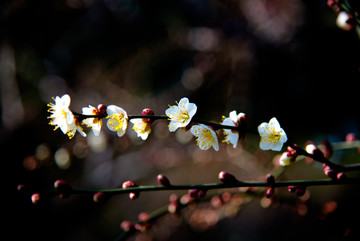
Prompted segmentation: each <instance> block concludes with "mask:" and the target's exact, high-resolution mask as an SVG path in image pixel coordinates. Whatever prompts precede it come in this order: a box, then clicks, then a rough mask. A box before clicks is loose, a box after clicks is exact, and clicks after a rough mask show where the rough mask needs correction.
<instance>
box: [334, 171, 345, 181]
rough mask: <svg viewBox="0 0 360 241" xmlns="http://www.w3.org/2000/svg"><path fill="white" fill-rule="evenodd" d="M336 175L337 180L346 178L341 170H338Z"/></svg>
mask: <svg viewBox="0 0 360 241" xmlns="http://www.w3.org/2000/svg"><path fill="white" fill-rule="evenodd" d="M336 177H337V179H338V180H339V181H344V180H346V178H347V177H346V175H345V173H343V172H339V173H338V174H337V175H336Z"/></svg>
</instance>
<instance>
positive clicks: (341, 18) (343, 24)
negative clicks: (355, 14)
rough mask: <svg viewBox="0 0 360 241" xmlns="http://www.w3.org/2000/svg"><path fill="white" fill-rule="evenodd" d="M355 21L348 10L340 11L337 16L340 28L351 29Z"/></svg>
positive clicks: (337, 23)
mask: <svg viewBox="0 0 360 241" xmlns="http://www.w3.org/2000/svg"><path fill="white" fill-rule="evenodd" d="M353 22H354V20H353V18H352V17H351V16H350V15H349V14H348V13H347V12H346V11H340V12H339V13H338V15H337V18H336V25H337V26H338V27H339V28H341V29H343V30H346V31H349V30H351V29H352V28H353V27H354V26H353V25H354V24H353Z"/></svg>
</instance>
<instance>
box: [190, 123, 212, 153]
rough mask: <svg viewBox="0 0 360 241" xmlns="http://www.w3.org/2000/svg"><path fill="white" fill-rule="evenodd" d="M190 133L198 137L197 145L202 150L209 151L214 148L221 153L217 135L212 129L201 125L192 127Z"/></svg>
mask: <svg viewBox="0 0 360 241" xmlns="http://www.w3.org/2000/svg"><path fill="white" fill-rule="evenodd" d="M190 131H191V133H192V134H193V135H194V136H196V137H197V139H196V141H197V145H198V146H199V147H200V149H201V150H207V149H209V148H210V147H213V148H214V150H215V151H219V142H218V139H217V135H216V133H215V131H213V130H212V129H211V128H210V127H208V126H206V125H204V124H199V125H194V126H192V127H191V129H190Z"/></svg>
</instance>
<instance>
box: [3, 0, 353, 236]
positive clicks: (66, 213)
mask: <svg viewBox="0 0 360 241" xmlns="http://www.w3.org/2000/svg"><path fill="white" fill-rule="evenodd" d="M353 2H356V1H353ZM0 6H1V13H0V14H1V19H0V20H1V22H0V26H1V43H0V74H1V76H0V78H1V86H0V88H1V109H0V110H1V123H0V124H1V125H0V133H1V149H2V153H3V157H2V164H3V167H2V170H3V171H4V175H3V176H5V180H4V184H5V185H3V186H6V192H3V194H2V195H3V197H7V196H10V197H7V198H5V199H6V201H8V202H9V204H8V206H9V207H11V212H10V216H9V222H8V225H10V226H12V227H16V229H17V230H16V231H13V232H12V234H11V237H12V238H11V239H15V240H21V239H24V238H26V239H28V238H34V239H35V238H36V239H38V240H43V239H44V240H45V239H46V240H112V239H114V238H115V237H116V236H117V235H118V233H119V232H120V223H121V222H122V221H123V220H124V219H129V220H137V216H138V214H139V213H141V212H143V211H145V212H151V211H152V210H155V209H157V208H159V207H161V206H163V205H166V204H167V203H168V197H169V195H170V194H171V193H170V192H164V193H142V194H141V195H140V197H139V199H137V200H135V201H130V200H128V197H127V196H126V195H124V196H118V197H114V198H112V199H111V200H109V201H108V202H106V203H103V204H95V203H93V202H92V198H91V197H87V196H73V197H71V198H70V199H69V200H65V201H64V200H60V199H58V198H51V199H49V200H43V202H42V203H40V205H36V206H34V205H32V204H31V202H30V200H29V199H28V198H24V197H23V196H22V195H21V194H19V193H15V190H16V186H17V185H18V184H19V183H25V184H27V185H29V186H33V187H36V188H39V189H51V188H52V183H53V181H55V180H56V179H59V178H61V179H65V180H67V181H68V182H69V183H70V184H71V185H73V186H76V187H84V188H114V187H117V186H119V185H121V183H122V182H123V181H125V180H128V179H131V180H134V181H135V182H137V183H138V184H143V185H151V184H155V183H156V178H155V177H156V175H157V174H159V173H163V174H165V175H167V176H168V177H169V179H170V181H171V182H172V183H174V184H195V183H207V182H217V181H218V180H217V174H218V173H219V172H220V171H222V170H223V171H229V172H231V173H233V174H234V175H235V176H237V177H238V178H239V179H240V180H249V181H250V180H253V181H254V180H264V176H265V175H266V174H267V173H268V172H269V171H271V169H272V168H273V164H272V163H273V158H275V160H276V157H277V156H276V154H277V153H274V152H264V151H261V150H259V149H258V137H257V136H254V135H251V134H249V135H248V137H247V138H246V139H245V140H244V141H243V142H241V143H239V146H238V148H236V149H233V148H232V147H231V146H226V145H224V144H221V146H220V149H221V150H220V152H215V151H213V150H209V151H201V150H199V148H198V147H197V146H196V144H195V141H194V138H193V137H192V136H191V134H189V133H187V132H185V131H183V130H179V131H177V132H176V133H171V134H170V133H169V132H168V129H167V122H166V121H163V120H159V121H156V122H155V123H154V125H153V132H152V134H151V135H150V137H149V139H148V140H147V141H145V142H143V141H141V139H140V138H138V137H136V135H135V134H134V132H133V131H132V130H131V125H130V128H129V130H128V132H127V134H126V136H124V137H122V138H118V137H117V136H116V135H115V134H114V133H110V132H109V131H108V130H105V129H106V128H104V130H103V131H102V135H101V136H100V137H98V138H96V137H94V136H93V135H91V134H90V133H89V135H88V137H87V138H86V139H85V138H83V137H81V136H80V135H76V136H75V137H74V138H73V139H72V140H68V138H67V136H66V135H63V134H62V133H61V131H59V130H58V131H55V132H54V131H53V130H52V129H53V127H51V126H49V125H48V119H47V116H48V112H47V106H46V104H47V103H49V102H51V101H52V99H51V98H52V97H55V96H61V95H63V94H64V93H68V94H70V96H71V97H72V103H71V108H72V110H74V111H78V112H80V111H81V108H82V107H85V106H88V105H89V104H90V105H93V106H97V104H100V103H102V104H105V105H108V104H115V105H118V106H121V107H123V108H124V109H125V110H126V111H127V112H128V113H129V114H140V113H141V111H142V109H143V108H152V109H153V110H154V111H155V114H164V112H165V109H166V108H167V107H168V104H171V105H172V104H174V101H175V100H179V99H180V98H181V97H183V96H186V97H188V98H189V99H190V101H191V102H193V103H196V104H197V106H198V112H197V114H196V115H197V117H198V118H200V119H204V120H208V121H215V122H218V121H221V116H222V115H226V116H227V115H228V113H229V112H230V111H232V110H237V111H238V112H245V113H247V114H248V117H249V127H250V128H251V129H256V128H257V125H259V124H260V123H261V122H263V121H268V120H269V119H270V118H271V117H273V116H276V117H277V119H278V120H279V121H280V123H281V125H282V127H283V128H284V129H285V131H286V132H287V134H288V137H289V138H290V140H291V141H293V142H295V143H299V144H300V145H303V144H304V143H305V142H306V141H307V140H310V139H311V140H314V141H315V142H320V141H321V140H323V139H328V140H330V141H335V142H336V141H343V140H344V138H345V136H346V134H347V133H349V132H352V133H355V134H356V135H358V126H359V111H358V109H359V108H358V103H359V98H358V96H359V80H360V78H359V77H360V76H359V67H360V60H359V57H358V56H359V53H360V51H359V50H360V44H359V43H360V42H359V38H358V36H357V35H356V33H355V32H353V31H349V32H347V31H343V30H341V29H339V28H337V27H336V25H335V19H336V14H335V13H334V12H333V11H332V10H331V9H329V8H328V7H327V6H326V1H308V0H303V1H302V0H291V1H289V0H196V1H192V0H176V1H165V0H152V1H145V0H33V1H32V0H12V1H2V2H1V3H0ZM357 155H358V154H357V153H356V152H355V151H346V152H337V153H336V155H335V156H334V158H333V160H334V161H335V162H353V161H354V160H355V161H356V160H358V156H357ZM354 158H355V159H354ZM356 158H357V159H356ZM283 178H284V179H305V178H324V174H323V173H322V170H321V166H319V165H308V164H306V162H301V163H296V164H295V165H294V166H292V167H290V168H289V169H288V170H287V171H286V172H285V174H284V176H283ZM8 189H9V190H8ZM222 192H223V190H219V191H213V192H212V193H211V195H222ZM236 192H237V191H236V190H235V192H234V193H233V195H235V197H234V198H235V201H236V200H238V201H239V198H240V199H241V197H239V196H236V195H237V193H236ZM183 193H184V192H178V195H181V194H183ZM309 193H310V192H309ZM281 195H284V196H285V198H284V199H281V198H278V199H276V198H275V199H274V200H272V201H271V202H270V204H273V205H270V204H269V205H268V204H266V203H265V204H264V203H262V201H261V200H262V199H259V198H256V199H255V201H254V202H251V203H249V204H247V205H246V206H245V207H244V208H243V209H241V212H239V213H238V215H235V213H237V211H238V210H237V209H238V207H239V205H235V207H233V208H235V209H236V210H235V211H230V212H225V211H224V210H223V212H220V211H218V210H222V209H220V208H213V209H211V208H210V209H209V207H202V206H198V207H197V208H196V207H193V208H189V209H188V211H185V212H184V215H183V216H184V217H183V218H179V217H178V218H175V217H172V216H171V217H167V218H166V219H165V222H160V223H159V225H158V226H157V227H155V228H154V231H153V232H149V233H144V234H140V235H137V236H134V237H132V240H152V239H155V240H198V239H200V238H201V239H207V240H264V239H268V240H285V239H286V240H287V239H292V240H302V239H304V238H311V239H315V238H316V239H317V240H344V239H346V240H358V238H359V237H360V236H359V231H358V230H357V228H356V227H357V226H358V225H359V220H358V215H359V206H358V205H359V204H358V203H359V192H358V191H357V190H354V187H351V186H349V187H321V188H313V189H311V196H309V195H310V194H308V195H307V198H304V200H303V201H301V200H300V201H299V200H297V198H294V197H293V196H292V197H290V198H289V194H287V193H286V191H284V192H281V191H279V196H281ZM290 196H291V195H290ZM236 198H237V199H236ZM284 200H285V201H284ZM286 200H287V201H286ZM289 200H290V201H289ZM329 201H330V203H329ZM235 203H236V202H235ZM240 203H241V201H240ZM279 204H280V205H279ZM331 204H333V206H331ZM324 205H325V206H324ZM326 205H330V207H333V209H331V208H330V210H332V211H331V212H327V211H324V210H328V209H326V208H324V207H327V206H326ZM334 205H335V206H334ZM8 206H3V208H4V209H7V207H8ZM215 206H216V205H215ZM263 207H269V208H267V209H264V208H263ZM334 207H335V208H334ZM201 210H203V212H201ZM324 213H325V214H324ZM328 213H330V214H329V215H328ZM227 216H229V217H228V218H225V219H222V217H227ZM5 222H7V221H5ZM199 223H200V224H199ZM197 224H199V225H197Z"/></svg>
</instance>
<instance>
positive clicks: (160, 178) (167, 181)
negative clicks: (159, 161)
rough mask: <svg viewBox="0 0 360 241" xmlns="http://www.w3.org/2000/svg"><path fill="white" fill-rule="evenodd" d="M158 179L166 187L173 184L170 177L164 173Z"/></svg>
mask: <svg viewBox="0 0 360 241" xmlns="http://www.w3.org/2000/svg"><path fill="white" fill-rule="evenodd" d="M156 179H157V182H158V183H159V184H160V185H163V186H165V187H169V186H171V184H170V181H169V179H168V178H167V177H166V176H164V175H162V174H159V175H158V176H157V178H156Z"/></svg>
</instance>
